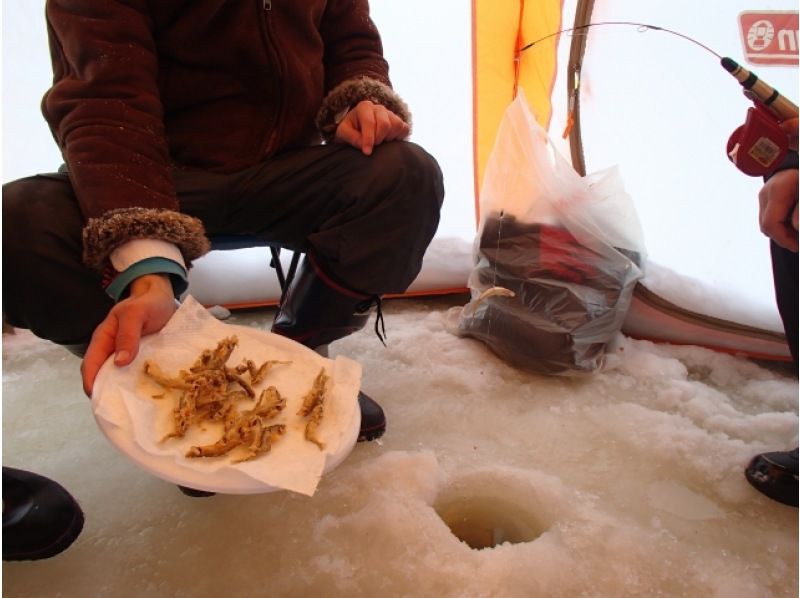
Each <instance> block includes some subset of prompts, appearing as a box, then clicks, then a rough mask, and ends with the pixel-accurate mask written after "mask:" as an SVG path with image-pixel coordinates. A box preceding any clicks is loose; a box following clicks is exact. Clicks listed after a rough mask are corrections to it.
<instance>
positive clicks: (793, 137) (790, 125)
mask: <svg viewBox="0 0 800 598" xmlns="http://www.w3.org/2000/svg"><path fill="white" fill-rule="evenodd" d="M781 129H783V132H784V133H786V136H787V137H788V138H789V149H792V150H794V151H797V117H795V118H789V119H786V120H785V121H783V122H782V123H781Z"/></svg>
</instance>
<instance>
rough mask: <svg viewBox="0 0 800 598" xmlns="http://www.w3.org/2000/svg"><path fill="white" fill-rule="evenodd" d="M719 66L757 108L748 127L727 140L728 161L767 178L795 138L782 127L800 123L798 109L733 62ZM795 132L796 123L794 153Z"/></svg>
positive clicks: (749, 116) (724, 61)
mask: <svg viewBox="0 0 800 598" xmlns="http://www.w3.org/2000/svg"><path fill="white" fill-rule="evenodd" d="M720 64H721V65H722V68H724V69H725V70H726V71H728V72H729V73H730V74H731V75H733V77H734V78H735V79H736V80H737V81H738V82H739V83H740V84H741V86H742V87H743V88H744V90H745V95H746V96H747V97H748V98H749V99H750V100H752V101H753V103H754V104H755V106H754V107H753V108H750V109H749V110H748V111H747V119H746V121H745V124H743V125H742V126H741V127H739V128H738V129H736V130H735V131H734V132H733V134H732V135H731V137H730V139H729V140H728V146H727V153H728V157H729V158H730V160H731V162H733V163H734V164H735V165H736V167H737V168H738V169H739V170H741V171H742V172H744V173H745V174H747V175H750V176H764V175H765V174H768V173H770V172H772V171H773V170H774V169H775V168H776V167H778V166H779V165H780V164H781V163H782V162H783V160H784V159H785V158H786V153H787V151H788V150H789V149H790V136H792V134H791V132H790V131H787V130H785V128H784V127H782V126H781V123H783V122H786V121H791V120H793V119H797V115H798V109H797V106H796V105H795V104H794V103H792V102H791V101H790V100H789V99H788V98H786V97H785V96H783V95H781V94H780V92H778V90H777V89H774V88H773V87H771V86H770V85H768V84H767V83H766V82H765V81H763V80H762V79H759V78H758V77H757V76H756V74H755V73H753V72H751V71H748V70H747V69H745V68H744V67H742V66H740V65H739V64H737V63H736V61H734V60H732V59H731V58H727V57H725V58H722V59H721V60H720ZM796 131H797V127H796V123H795V126H794V135H793V137H794V139H792V142H793V143H792V144H791V145H793V146H794V147H793V148H792V149H794V150H797V132H796Z"/></svg>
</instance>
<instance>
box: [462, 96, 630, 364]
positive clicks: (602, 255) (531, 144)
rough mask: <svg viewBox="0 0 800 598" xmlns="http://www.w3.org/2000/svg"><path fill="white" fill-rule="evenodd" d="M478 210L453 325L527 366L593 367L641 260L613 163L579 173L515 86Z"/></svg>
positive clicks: (624, 306)
mask: <svg viewBox="0 0 800 598" xmlns="http://www.w3.org/2000/svg"><path fill="white" fill-rule="evenodd" d="M481 214H482V218H481V225H480V229H479V232H478V237H477V238H476V242H475V262H476V265H475V268H474V270H473V271H472V273H471V275H470V279H469V286H470V290H471V294H472V300H471V301H470V303H469V304H467V305H466V306H465V307H463V308H458V311H457V315H458V318H457V325H456V329H457V333H458V334H460V335H463V336H470V337H473V338H477V339H479V340H481V341H483V342H484V343H486V344H487V345H488V346H489V347H490V348H491V349H492V351H494V352H495V353H496V354H497V355H499V356H500V357H501V358H503V359H504V360H506V361H508V362H509V363H511V364H513V365H515V366H517V367H520V368H522V369H526V370H530V371H534V372H540V373H547V374H566V375H579V374H583V373H590V372H594V371H596V370H597V369H598V368H600V367H601V366H602V364H603V361H604V355H605V350H606V348H607V345H608V343H609V342H610V341H611V340H612V339H613V338H614V337H615V336H616V335H617V334H618V333H619V331H620V330H621V328H622V322H623V321H624V319H625V315H626V314H627V311H628V308H629V307H630V302H631V298H632V295H633V289H634V286H635V284H636V281H637V280H638V279H639V278H641V276H642V265H643V262H644V248H643V241H642V238H641V228H640V226H639V223H638V218H637V217H636V214H635V211H634V210H633V205H632V202H631V201H630V197H629V196H628V195H627V194H626V193H625V191H624V189H623V187H622V183H621V180H620V178H619V176H618V173H617V171H616V169H609V170H607V171H603V172H601V173H598V174H596V175H591V176H589V177H580V176H579V175H578V174H577V173H576V172H575V171H574V170H573V169H572V167H571V166H570V165H569V164H567V163H566V161H565V160H564V159H563V158H562V157H561V156H559V155H558V153H557V152H555V150H554V149H553V148H552V144H551V142H550V140H549V138H548V137H547V134H546V133H545V132H544V130H543V129H542V128H541V127H540V126H539V125H538V124H537V123H536V122H535V120H534V119H533V117H532V115H531V114H530V111H529V110H528V107H527V103H525V101H524V96H523V95H520V96H519V97H518V98H517V100H515V101H514V103H512V105H511V106H510V107H509V109H508V110H507V111H506V115H505V117H504V119H503V122H502V123H501V127H500V130H499V132H498V138H497V141H496V144H495V147H494V149H493V151H492V155H491V156H490V158H489V163H488V164H487V169H486V174H485V176H484V185H483V188H482V191H481Z"/></svg>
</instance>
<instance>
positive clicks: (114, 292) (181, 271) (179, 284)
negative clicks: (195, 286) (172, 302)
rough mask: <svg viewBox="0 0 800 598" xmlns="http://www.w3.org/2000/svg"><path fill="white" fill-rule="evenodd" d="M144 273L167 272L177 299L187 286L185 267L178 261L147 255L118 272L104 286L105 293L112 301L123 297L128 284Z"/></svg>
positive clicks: (126, 291) (126, 292)
mask: <svg viewBox="0 0 800 598" xmlns="http://www.w3.org/2000/svg"><path fill="white" fill-rule="evenodd" d="M145 274H168V275H169V280H170V282H171V283H172V292H173V293H174V294H175V298H176V299H177V298H178V297H180V296H181V295H183V293H184V292H185V291H186V289H187V288H189V279H188V276H187V274H186V269H185V268H184V267H183V266H181V265H180V264H179V263H178V262H174V261H172V260H170V259H167V258H165V257H149V258H147V259H144V260H142V261H140V262H136V263H135V264H133V265H132V266H131V267H130V268H128V269H127V270H125V271H124V272H120V273H119V274H118V275H117V277H116V278H115V279H114V280H113V281H112V282H111V284H110V285H108V287H106V293H108V295H110V296H111V298H112V299H114V301H119V300H120V299H124V298H125V296H126V295H127V294H128V286H129V285H130V284H131V283H132V282H133V281H134V280H136V279H137V278H139V277H140V276H144V275H145Z"/></svg>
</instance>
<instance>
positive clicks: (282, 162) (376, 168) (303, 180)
mask: <svg viewBox="0 0 800 598" xmlns="http://www.w3.org/2000/svg"><path fill="white" fill-rule="evenodd" d="M443 195H444V190H443V184H442V175H441V171H440V170H439V167H438V165H437V164H436V161H435V160H434V159H433V158H432V157H431V156H430V155H428V154H427V153H426V152H425V151H424V150H422V149H421V148H420V147H419V146H416V145H414V144H413V143H408V142H391V143H386V144H383V145H380V146H378V147H377V148H375V152H374V153H373V155H371V156H365V155H363V154H362V153H361V152H359V151H358V150H356V149H354V148H352V147H350V146H343V145H327V146H318V147H312V148H305V149H302V150H296V151H292V152H287V153H286V154H282V155H280V156H277V157H275V158H273V159H271V160H269V161H267V162H265V163H264V164H261V165H258V166H255V167H252V168H250V169H247V170H246V171H244V172H241V173H238V174H236V175H234V176H233V177H232V183H231V186H230V189H229V192H228V197H227V201H226V208H227V214H226V215H225V217H224V219H223V221H222V222H214V223H210V222H207V221H206V228H207V230H208V233H209V234H211V235H213V234H248V235H257V236H261V237H263V238H265V239H269V240H270V241H273V242H275V243H276V244H278V245H281V246H283V247H287V248H290V249H294V250H300V251H303V252H307V253H308V254H310V255H312V256H313V259H314V261H315V263H316V264H317V266H318V267H319V269H320V270H321V271H322V272H324V273H325V275H326V276H327V277H328V278H330V279H331V280H333V281H335V282H336V283H337V284H338V285H340V286H342V287H344V288H347V289H350V290H352V291H354V292H356V293H359V294H362V295H370V296H371V295H382V294H384V293H399V292H403V291H405V289H406V288H408V285H410V284H411V282H413V280H414V278H415V277H416V275H417V274H418V273H419V270H420V268H421V266H422V257H423V255H424V253H425V249H426V248H427V247H428V244H429V243H430V241H431V239H432V238H433V235H434V233H435V232H436V228H437V226H438V223H439V210H440V208H441V204H442V199H443ZM198 203H202V201H200V202H198V201H196V198H195V199H192V200H189V199H184V197H181V205H182V208H184V209H185V210H186V211H188V212H189V213H192V210H193V209H194V206H196V205H198Z"/></svg>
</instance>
